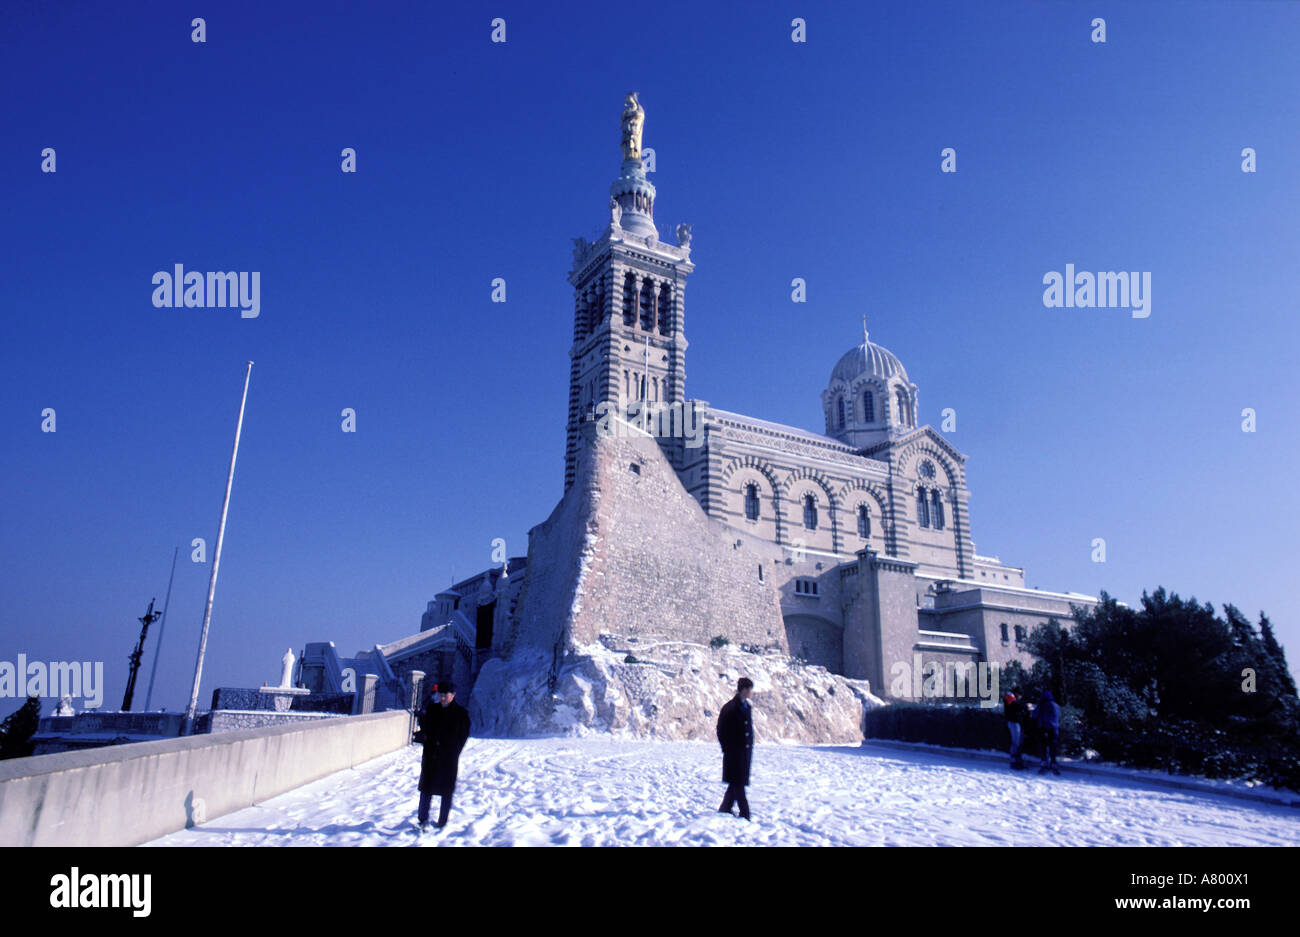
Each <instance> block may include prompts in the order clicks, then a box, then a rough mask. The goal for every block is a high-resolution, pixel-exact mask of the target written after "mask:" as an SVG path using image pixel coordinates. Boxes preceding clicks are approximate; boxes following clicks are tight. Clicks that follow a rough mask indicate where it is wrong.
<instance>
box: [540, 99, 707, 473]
mask: <svg viewBox="0 0 1300 937" xmlns="http://www.w3.org/2000/svg"><path fill="white" fill-rule="evenodd" d="M622 126H623V136H622V150H623V166H622V171H621V173H620V174H619V177H618V178H617V179H615V180H614V184H613V185H612V186H610V199H609V207H608V209H607V211H608V213H609V215H608V226H607V227H606V229H605V231H604V233H603V234H602V235H601V237H600V239H599V240H597V241H595V242H588V241H587V240H586V239H585V238H575V239H574V241H573V268H572V269H571V270H570V272H569V282H570V283H571V284H572V285H573V345H572V346H571V347H570V349H569V421H568V427H567V439H566V444H565V451H564V489H565V491H568V490H569V488H570V486H572V484H573V481H574V476H575V473H576V471H577V460H578V450H579V448H580V447H581V446H582V443H583V439H582V428H581V427H582V424H583V423H584V422H586V421H589V420H596V419H598V418H600V417H602V416H603V415H605V414H609V415H610V416H617V417H621V418H623V419H626V418H627V413H628V408H629V407H631V406H633V405H638V406H639V405H640V402H641V401H648V402H649V403H651V404H654V403H663V404H671V403H678V402H685V400H686V333H685V313H686V305H685V291H686V277H687V276H688V275H689V274H690V272H691V271H692V270H694V269H695V266H694V264H692V263H691V261H690V255H691V228H690V225H686V224H680V225H678V226H677V231H676V234H677V243H676V244H675V245H674V244H666V243H664V242H662V241H660V240H659V232H658V229H656V228H655V223H654V204H655V187H654V186H653V185H652V184H651V183H650V181H649V180H648V179H646V172H645V165H644V163H643V162H642V160H641V133H642V129H643V128H644V126H645V110H644V109H643V108H642V107H641V105H640V103H639V102H638V101H637V96H636V92H632V93H630V94H628V96H627V99H626V101H625V103H624V107H623V120H622Z"/></svg>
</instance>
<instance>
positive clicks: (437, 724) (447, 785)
mask: <svg viewBox="0 0 1300 937" xmlns="http://www.w3.org/2000/svg"><path fill="white" fill-rule="evenodd" d="M434 691H435V695H436V696H437V697H440V699H433V698H430V700H429V703H428V705H427V706H425V707H424V712H422V713H421V714H420V717H419V718H420V732H421V733H422V734H423V741H424V757H423V758H422V759H421V762H420V812H419V820H420V828H421V829H423V828H424V827H425V825H426V824H427V823H428V822H429V804H430V802H431V801H432V800H433V796H434V795H435V794H437V795H438V796H439V797H440V798H441V799H442V802H441V803H440V805H439V809H438V822H437V823H435V824H434V826H436V827H437V828H438V829H442V828H443V827H444V826H446V825H447V814H448V813H450V812H451V795H452V793H453V792H454V791H455V790H456V771H457V769H458V768H459V767H460V751H461V749H462V748H464V747H465V741H466V740H467V739H468V738H469V713H468V712H466V711H465V707H464V706H461V705H460V704H459V703H457V702H456V685H455V684H454V683H452V682H451V681H450V680H445V681H443V682H442V683H439V684H438V685H437V686H436V687H435V688H434Z"/></svg>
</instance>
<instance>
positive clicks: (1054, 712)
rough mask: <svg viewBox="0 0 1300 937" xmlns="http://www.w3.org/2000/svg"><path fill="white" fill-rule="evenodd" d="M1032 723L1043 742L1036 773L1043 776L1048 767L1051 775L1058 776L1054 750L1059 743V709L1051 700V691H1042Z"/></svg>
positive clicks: (1054, 701)
mask: <svg viewBox="0 0 1300 937" xmlns="http://www.w3.org/2000/svg"><path fill="white" fill-rule="evenodd" d="M1034 721H1035V722H1036V723H1037V724H1038V734H1039V736H1040V737H1041V738H1042V740H1043V760H1042V764H1041V765H1039V767H1038V773H1039V774H1043V773H1045V772H1046V771H1047V769H1048V768H1049V767H1050V768H1051V769H1052V773H1053V774H1060V773H1061V769H1060V768H1058V767H1056V750H1057V747H1058V746H1059V745H1060V742H1061V707H1060V706H1058V705H1056V700H1054V699H1052V691H1051V690H1044V691H1043V696H1042V698H1041V699H1040V700H1039V702H1038V709H1037V710H1035V712H1034Z"/></svg>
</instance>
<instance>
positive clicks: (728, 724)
mask: <svg viewBox="0 0 1300 937" xmlns="http://www.w3.org/2000/svg"><path fill="white" fill-rule="evenodd" d="M753 693H754V681H752V680H750V679H749V678H748V677H741V678H740V680H739V681H738V682H737V683H736V695H735V696H733V697H732V698H731V699H730V700H728V701H727V702H726V703H725V704H724V705H723V707H722V711H721V712H720V713H718V743H719V744H720V745H722V780H723V782H724V783H725V784H726V785H727V793H726V795H725V796H724V797H723V798H722V806H721V807H719V808H718V810H719V812H721V813H731V806H732V804H735V805H736V806H738V807H740V815H741V816H742V817H743V818H745V819H746V820H748V819H749V801H748V800H746V799H745V785H747V784H748V783H749V765H750V762H751V761H752V760H753V755H754V720H753V716H752V714H751V712H750V707H749V698H750V696H752V695H753Z"/></svg>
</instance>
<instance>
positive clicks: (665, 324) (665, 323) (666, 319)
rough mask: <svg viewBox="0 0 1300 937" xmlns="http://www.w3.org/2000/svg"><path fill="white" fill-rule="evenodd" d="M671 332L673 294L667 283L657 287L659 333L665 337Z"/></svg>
mask: <svg viewBox="0 0 1300 937" xmlns="http://www.w3.org/2000/svg"><path fill="white" fill-rule="evenodd" d="M672 330H673V294H672V289H671V288H670V287H669V286H668V284H667V283H664V284H661V285H660V287H659V332H660V334H661V335H667V334H669V333H670V332H672Z"/></svg>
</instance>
